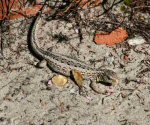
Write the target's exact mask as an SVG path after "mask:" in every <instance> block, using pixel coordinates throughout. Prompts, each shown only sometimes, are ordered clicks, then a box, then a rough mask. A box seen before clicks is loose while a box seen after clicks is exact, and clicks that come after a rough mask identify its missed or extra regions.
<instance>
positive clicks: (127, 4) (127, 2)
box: [124, 0, 133, 6]
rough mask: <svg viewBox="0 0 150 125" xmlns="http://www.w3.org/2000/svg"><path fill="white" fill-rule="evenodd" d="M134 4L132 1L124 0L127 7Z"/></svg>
mask: <svg viewBox="0 0 150 125" xmlns="http://www.w3.org/2000/svg"><path fill="white" fill-rule="evenodd" d="M132 2H133V1H132V0H124V4H125V5H126V6H130V5H131V3H132Z"/></svg>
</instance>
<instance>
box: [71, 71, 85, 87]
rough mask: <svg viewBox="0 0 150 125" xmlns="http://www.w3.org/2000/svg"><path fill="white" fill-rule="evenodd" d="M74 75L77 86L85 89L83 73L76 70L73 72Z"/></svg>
mask: <svg viewBox="0 0 150 125" xmlns="http://www.w3.org/2000/svg"><path fill="white" fill-rule="evenodd" d="M72 75H73V78H74V80H75V82H76V84H77V85H78V86H79V87H80V88H81V87H83V84H84V82H83V81H84V78H83V75H82V74H81V72H80V71H78V70H75V69H74V70H72Z"/></svg>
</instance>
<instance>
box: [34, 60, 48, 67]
mask: <svg viewBox="0 0 150 125" xmlns="http://www.w3.org/2000/svg"><path fill="white" fill-rule="evenodd" d="M46 65H47V61H46V60H41V61H39V62H38V63H37V64H36V67H38V68H44V67H45V66H46Z"/></svg>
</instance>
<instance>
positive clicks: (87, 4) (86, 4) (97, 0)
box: [75, 0, 102, 9]
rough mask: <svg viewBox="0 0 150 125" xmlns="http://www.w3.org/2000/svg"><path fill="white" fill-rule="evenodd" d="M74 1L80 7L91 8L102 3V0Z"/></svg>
mask: <svg viewBox="0 0 150 125" xmlns="http://www.w3.org/2000/svg"><path fill="white" fill-rule="evenodd" d="M75 2H76V3H79V5H80V7H82V9H86V8H93V7H96V6H98V5H100V4H101V3H102V0H90V1H89V0H75Z"/></svg>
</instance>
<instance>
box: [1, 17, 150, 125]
mask: <svg viewBox="0 0 150 125" xmlns="http://www.w3.org/2000/svg"><path fill="white" fill-rule="evenodd" d="M30 23H31V19H29V20H22V21H16V22H11V25H10V32H9V35H6V42H5V43H4V45H5V46H4V52H3V53H4V57H5V58H4V59H1V61H0V124H1V125H148V124H149V123H150V85H149V84H150V70H149V67H150V45H149V44H147V43H143V44H140V45H135V46H129V45H128V41H124V42H123V43H121V44H118V45H116V46H112V47H108V46H106V45H96V44H95V43H94V42H93V37H94V31H91V30H90V28H88V27H87V29H84V28H83V40H82V42H81V43H80V41H79V39H78V34H77V32H78V30H77V27H75V26H74V25H75V23H74V22H72V23H70V22H65V21H60V20H54V21H51V22H46V23H45V21H44V20H42V23H41V26H39V30H38V31H37V39H38V42H39V43H38V44H39V46H41V48H43V49H44V50H50V51H53V52H58V53H61V54H62V53H63V54H64V55H68V56H72V57H74V58H78V59H80V60H82V61H84V62H86V63H88V64H90V65H93V66H95V67H97V68H98V67H101V66H103V67H105V68H108V69H111V70H113V71H115V72H116V73H117V74H118V76H119V79H120V81H119V85H118V86H116V87H111V88H110V91H112V92H111V93H110V94H108V95H102V94H97V93H95V92H94V91H92V90H91V89H90V87H89V88H88V96H87V97H83V96H81V95H79V90H78V87H77V86H76V85H75V83H74V82H73V81H72V80H71V79H70V78H68V84H67V86H66V87H64V88H58V87H56V86H55V85H53V84H50V85H49V86H47V83H48V81H49V80H50V79H51V78H52V77H53V76H54V75H56V73H54V72H53V71H51V70H50V69H49V68H48V67H45V68H42V69H39V68H37V67H36V66H35V65H36V64H37V63H38V59H36V58H35V57H34V56H33V55H32V54H31V52H30V51H29V49H28V46H27V32H28V28H29V26H30V25H29V24H30ZM61 33H62V34H63V36H67V37H65V40H64V41H61V40H59V39H58V36H57V35H58V34H61ZM89 33H90V34H89ZM51 35H53V36H55V37H56V38H55V37H54V38H52V37H51ZM66 40H67V41H66ZM126 55H128V58H127V59H125V56H126ZM88 83H89V81H85V84H87V85H88Z"/></svg>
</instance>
